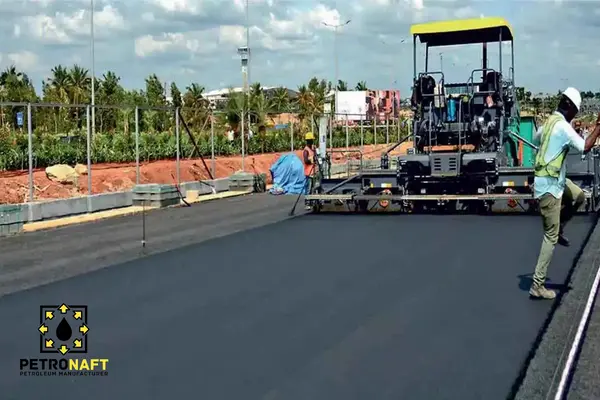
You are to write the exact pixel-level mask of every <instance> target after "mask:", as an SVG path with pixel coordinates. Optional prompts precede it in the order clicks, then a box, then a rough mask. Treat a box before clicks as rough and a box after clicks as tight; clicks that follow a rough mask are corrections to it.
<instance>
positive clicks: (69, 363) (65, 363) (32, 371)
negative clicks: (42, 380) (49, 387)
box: [19, 358, 108, 376]
mask: <svg viewBox="0 0 600 400" xmlns="http://www.w3.org/2000/svg"><path fill="white" fill-rule="evenodd" d="M19 365H20V373H19V374H20V375H22V376H108V358H92V359H76V358H70V359H66V358H63V359H61V360H58V359H53V358H30V359H27V358H22V359H21V360H20V362H19Z"/></svg>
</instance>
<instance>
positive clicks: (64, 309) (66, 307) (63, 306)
mask: <svg viewBox="0 0 600 400" xmlns="http://www.w3.org/2000/svg"><path fill="white" fill-rule="evenodd" d="M58 309H59V310H60V312H61V313H62V314H65V313H66V312H67V310H68V309H69V307H68V306H67V305H66V304H64V303H63V304H62V305H61V306H60V307H58Z"/></svg>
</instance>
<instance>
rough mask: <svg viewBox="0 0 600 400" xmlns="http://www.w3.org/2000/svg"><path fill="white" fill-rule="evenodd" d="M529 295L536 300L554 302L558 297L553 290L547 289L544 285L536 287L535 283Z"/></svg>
mask: <svg viewBox="0 0 600 400" xmlns="http://www.w3.org/2000/svg"><path fill="white" fill-rule="evenodd" d="M529 295H530V296H531V297H535V298H536V299H548V300H552V299H554V298H555V297H556V292H554V291H553V290H549V289H546V288H545V287H544V286H543V285H536V284H535V283H534V284H533V285H532V286H531V289H529Z"/></svg>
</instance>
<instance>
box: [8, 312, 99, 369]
mask: <svg viewBox="0 0 600 400" xmlns="http://www.w3.org/2000/svg"><path fill="white" fill-rule="evenodd" d="M38 331H39V333H40V343H39V346H40V353H42V354H47V355H48V357H49V358H22V359H20V360H19V364H20V366H19V370H20V375H22V376H107V375H108V358H76V357H78V355H80V354H81V355H83V354H87V353H88V336H89V332H90V328H89V327H88V306H85V305H67V304H65V303H62V304H61V305H42V306H40V321H39V325H38ZM79 357H81V356H79ZM84 357H85V356H84Z"/></svg>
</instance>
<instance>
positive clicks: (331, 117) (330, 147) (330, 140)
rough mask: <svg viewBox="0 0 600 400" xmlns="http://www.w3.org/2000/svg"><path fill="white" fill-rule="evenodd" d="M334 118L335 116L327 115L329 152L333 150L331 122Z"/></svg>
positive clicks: (332, 114)
mask: <svg viewBox="0 0 600 400" xmlns="http://www.w3.org/2000/svg"><path fill="white" fill-rule="evenodd" d="M334 118H335V114H334V113H331V114H329V151H331V150H333V120H334Z"/></svg>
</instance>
